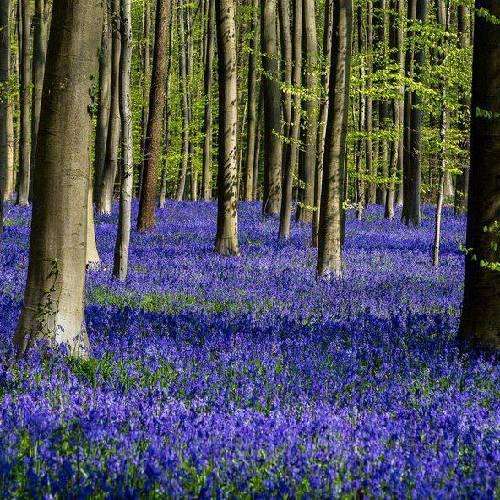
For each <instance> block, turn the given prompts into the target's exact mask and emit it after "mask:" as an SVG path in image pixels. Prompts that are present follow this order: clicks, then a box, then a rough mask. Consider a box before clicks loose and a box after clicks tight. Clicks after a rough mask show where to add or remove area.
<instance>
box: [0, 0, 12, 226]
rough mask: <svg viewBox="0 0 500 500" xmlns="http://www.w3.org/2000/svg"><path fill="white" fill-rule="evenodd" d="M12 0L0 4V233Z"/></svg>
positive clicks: (6, 187) (6, 159) (5, 174)
mask: <svg viewBox="0 0 500 500" xmlns="http://www.w3.org/2000/svg"><path fill="white" fill-rule="evenodd" d="M9 15H10V1H9V0H7V1H5V2H2V3H1V4H0V89H2V91H3V95H1V96H0V234H1V233H2V229H3V202H4V198H5V197H6V196H5V193H6V192H8V190H9V189H10V187H9V185H8V182H9V175H10V173H9V169H8V164H9V135H8V130H9V113H8V110H9V96H8V92H6V91H5V87H6V86H7V85H8V83H9V67H10V36H9V33H10V32H9Z"/></svg>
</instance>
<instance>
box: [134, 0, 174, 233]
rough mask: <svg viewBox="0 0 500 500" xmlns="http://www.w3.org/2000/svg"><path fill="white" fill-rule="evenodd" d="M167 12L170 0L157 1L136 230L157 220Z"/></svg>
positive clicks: (149, 227)
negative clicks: (142, 171)
mask: <svg viewBox="0 0 500 500" xmlns="http://www.w3.org/2000/svg"><path fill="white" fill-rule="evenodd" d="M169 11H170V0H157V3H156V23H155V45H154V53H153V68H152V73H151V89H150V93H149V115H148V127H147V134H146V147H145V158H144V173H143V182H142V190H141V199H140V203H139V216H138V220H137V229H138V230H139V231H146V230H148V229H151V228H153V227H154V225H155V222H156V214H155V208H156V196H157V193H156V191H157V183H158V179H157V175H158V165H159V163H160V160H161V138H162V128H163V112H164V110H165V100H166V88H165V82H166V78H167V59H168V57H167V46H168V33H169V29H170V26H169V22H168V20H169V17H170V16H169Z"/></svg>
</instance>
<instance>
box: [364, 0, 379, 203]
mask: <svg viewBox="0 0 500 500" xmlns="http://www.w3.org/2000/svg"><path fill="white" fill-rule="evenodd" d="M366 5H367V13H366V51H367V57H366V73H367V75H368V78H367V80H366V86H367V88H368V89H371V86H372V78H371V75H372V73H373V3H372V0H367V4H366ZM365 119H366V125H365V131H366V150H365V156H366V172H367V173H368V175H370V177H371V179H370V182H369V184H368V190H367V193H366V194H367V197H366V204H367V205H368V204H373V203H375V201H376V192H377V183H376V182H375V178H376V164H377V162H374V161H373V137H372V134H373V98H372V96H371V94H370V92H368V94H367V96H366V116H365Z"/></svg>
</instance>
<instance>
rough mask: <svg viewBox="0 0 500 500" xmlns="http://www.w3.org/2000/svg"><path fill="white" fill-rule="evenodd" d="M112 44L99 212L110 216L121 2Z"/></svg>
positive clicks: (115, 2) (115, 3)
mask: <svg viewBox="0 0 500 500" xmlns="http://www.w3.org/2000/svg"><path fill="white" fill-rule="evenodd" d="M111 26H112V35H111V38H112V42H111V101H110V112H109V120H108V133H107V136H106V155H105V158H104V169H103V171H102V173H101V181H100V188H99V198H98V203H97V210H98V211H99V212H100V213H102V214H110V213H111V209H112V206H113V194H114V188H115V179H116V175H117V172H118V150H119V146H120V52H121V30H120V0H112V18H111Z"/></svg>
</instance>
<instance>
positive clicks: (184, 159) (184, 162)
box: [175, 0, 190, 201]
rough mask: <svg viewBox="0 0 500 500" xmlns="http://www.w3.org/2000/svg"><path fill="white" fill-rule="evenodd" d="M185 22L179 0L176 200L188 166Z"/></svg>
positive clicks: (178, 198)
mask: <svg viewBox="0 0 500 500" xmlns="http://www.w3.org/2000/svg"><path fill="white" fill-rule="evenodd" d="M185 29H186V26H185V22H184V6H183V0H181V6H180V7H179V34H180V37H179V38H180V44H181V46H180V47H179V59H180V60H179V72H180V78H179V83H180V91H181V102H182V156H181V165H180V170H179V179H178V181H177V191H176V194H175V199H176V200H177V201H182V198H183V196H184V189H185V187H186V177H187V172H188V166H189V142H190V140H189V135H190V134H189V96H188V68H187V65H188V57H187V46H186V40H185V38H186V37H185Z"/></svg>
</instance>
